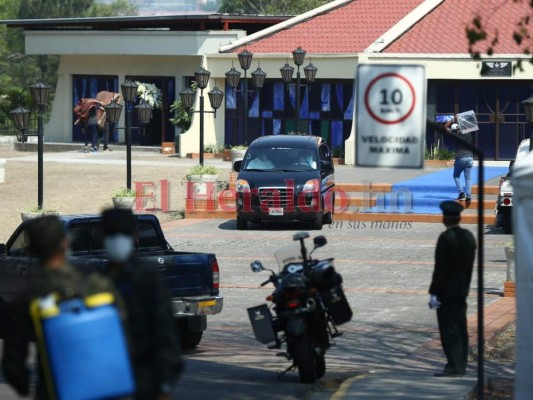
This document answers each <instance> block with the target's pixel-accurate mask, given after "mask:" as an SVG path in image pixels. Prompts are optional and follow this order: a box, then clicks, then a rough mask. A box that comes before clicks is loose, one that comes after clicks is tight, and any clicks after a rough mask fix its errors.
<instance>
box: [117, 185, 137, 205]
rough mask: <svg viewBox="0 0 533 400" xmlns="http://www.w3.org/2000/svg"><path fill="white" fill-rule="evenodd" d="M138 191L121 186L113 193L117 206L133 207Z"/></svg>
mask: <svg viewBox="0 0 533 400" xmlns="http://www.w3.org/2000/svg"><path fill="white" fill-rule="evenodd" d="M136 197H137V192H136V191H135V190H133V189H127V188H120V189H117V190H115V191H114V192H113V193H112V194H111V198H112V200H113V206H114V207H115V208H133V206H134V205H135V199H136Z"/></svg>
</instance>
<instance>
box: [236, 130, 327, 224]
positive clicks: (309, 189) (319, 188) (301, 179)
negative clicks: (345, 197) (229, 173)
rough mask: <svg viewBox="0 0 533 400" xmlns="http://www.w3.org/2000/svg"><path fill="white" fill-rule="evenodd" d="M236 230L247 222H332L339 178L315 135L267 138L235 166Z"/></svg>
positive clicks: (325, 150)
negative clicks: (237, 173) (336, 176)
mask: <svg viewBox="0 0 533 400" xmlns="http://www.w3.org/2000/svg"><path fill="white" fill-rule="evenodd" d="M233 168H234V169H235V171H237V172H239V176H238V177H237V187H236V202H237V229H246V227H247V224H248V221H253V222H261V221H264V220H268V221H306V222H312V223H313V228H314V229H322V224H323V223H325V224H330V223H331V222H332V221H333V211H334V210H333V206H334V204H335V194H334V189H335V174H334V172H335V171H334V167H333V162H332V160H331V155H330V152H329V148H328V145H327V144H326V142H325V141H324V140H323V139H322V138H321V137H317V136H310V135H305V136H304V135H276V136H263V137H260V138H258V139H256V140H254V141H253V142H252V144H251V145H250V147H249V148H248V150H247V151H246V154H245V155H244V159H243V160H242V161H236V162H235V163H234V165H233Z"/></svg>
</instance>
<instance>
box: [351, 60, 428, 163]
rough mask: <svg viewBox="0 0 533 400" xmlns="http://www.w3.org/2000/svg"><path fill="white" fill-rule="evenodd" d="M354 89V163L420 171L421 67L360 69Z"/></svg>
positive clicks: (423, 103) (423, 130)
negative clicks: (355, 88) (355, 99)
mask: <svg viewBox="0 0 533 400" xmlns="http://www.w3.org/2000/svg"><path fill="white" fill-rule="evenodd" d="M356 87H357V93H356V96H357V102H356V149H355V150H356V152H355V154H356V164H357V165H359V166H365V167H396V168H422V167H423V163H424V141H425V136H426V77H425V70H424V67H423V66H421V65H369V64H360V65H359V66H358V67H357V77H356Z"/></svg>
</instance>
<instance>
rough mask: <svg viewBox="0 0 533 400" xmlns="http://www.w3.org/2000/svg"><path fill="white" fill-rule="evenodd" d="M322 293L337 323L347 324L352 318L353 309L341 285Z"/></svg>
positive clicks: (330, 313)
mask: <svg viewBox="0 0 533 400" xmlns="http://www.w3.org/2000/svg"><path fill="white" fill-rule="evenodd" d="M321 294H322V300H323V301H324V304H325V305H326V307H327V309H328V312H329V315H331V318H332V319H333V322H334V323H335V325H342V324H345V323H346V322H348V321H350V320H351V319H352V315H353V313H352V309H351V308H350V305H349V304H348V300H347V299H346V296H345V295H344V291H343V290H342V287H341V286H335V287H333V288H332V289H330V290H327V291H324V292H322V293H321Z"/></svg>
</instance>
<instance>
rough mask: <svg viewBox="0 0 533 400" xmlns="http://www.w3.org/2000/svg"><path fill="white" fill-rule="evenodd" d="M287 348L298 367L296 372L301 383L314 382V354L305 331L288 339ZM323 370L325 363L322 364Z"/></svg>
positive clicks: (315, 377)
mask: <svg viewBox="0 0 533 400" xmlns="http://www.w3.org/2000/svg"><path fill="white" fill-rule="evenodd" d="M287 345H288V350H289V353H290V354H291V356H292V358H293V360H294V363H295V364H296V366H297V367H298V374H299V375H300V380H301V381H302V382H303V383H314V382H315V381H316V380H317V368H316V364H315V361H316V355H315V354H314V352H313V349H312V347H311V342H310V341H309V336H308V335H307V332H306V333H304V334H302V335H301V336H298V337H296V338H292V339H290V340H289V341H288V343H287ZM324 371H325V364H324Z"/></svg>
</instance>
